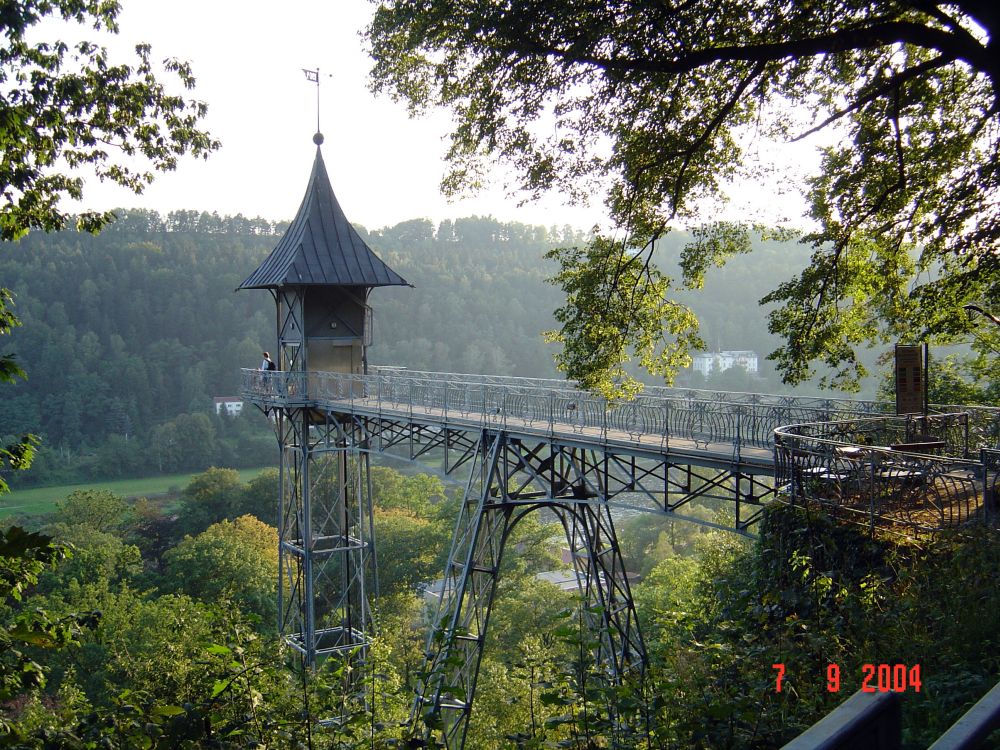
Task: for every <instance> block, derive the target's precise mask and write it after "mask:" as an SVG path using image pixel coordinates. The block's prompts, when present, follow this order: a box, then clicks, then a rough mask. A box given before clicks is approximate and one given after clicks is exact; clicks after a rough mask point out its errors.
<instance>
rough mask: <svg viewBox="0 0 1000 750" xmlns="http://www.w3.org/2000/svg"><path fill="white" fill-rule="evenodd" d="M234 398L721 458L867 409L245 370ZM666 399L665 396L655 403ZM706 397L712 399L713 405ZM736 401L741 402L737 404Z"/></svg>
mask: <svg viewBox="0 0 1000 750" xmlns="http://www.w3.org/2000/svg"><path fill="white" fill-rule="evenodd" d="M242 387H243V393H244V395H245V396H246V397H247V398H250V399H251V400H257V401H260V402H266V403H271V404H272V405H280V404H282V403H306V402H310V403H315V404H324V403H325V404H329V405H331V406H332V405H338V404H344V403H345V402H346V403H350V404H353V405H355V406H360V405H362V404H363V405H364V406H365V408H369V409H375V410H377V411H379V412H385V411H393V412H396V413H400V412H402V413H404V414H407V415H410V416H420V417H424V418H428V419H430V418H432V417H433V419H434V420H443V421H447V420H452V421H454V420H456V419H458V420H462V421H463V422H465V423H474V424H479V425H484V426H486V425H488V426H494V427H501V428H504V429H509V428H512V427H517V428H526V429H530V430H533V431H543V432H545V433H546V434H555V433H556V432H559V433H562V434H565V433H570V434H580V435H587V436H588V438H590V439H595V438H596V439H599V440H602V441H608V440H626V441H634V442H637V443H642V444H647V445H648V444H649V443H656V444H658V445H661V446H664V447H665V446H666V445H668V444H669V443H670V442H671V441H673V442H674V445H675V446H677V444H678V441H687V442H688V443H689V446H688V447H693V448H694V449H699V450H705V451H708V450H711V451H713V452H716V453H718V452H720V451H728V452H729V453H731V454H732V455H733V456H734V457H736V458H739V457H740V456H741V452H742V451H743V450H744V449H746V448H756V449H765V450H769V449H771V448H772V447H773V446H774V430H775V428H776V427H779V426H781V425H787V424H793V423H804V422H813V421H817V420H835V419H837V418H842V417H845V416H856V415H858V414H859V413H860V414H867V413H869V412H868V409H870V408H871V406H870V403H868V402H859V405H858V406H857V410H854V403H853V402H849V401H837V400H820V399H814V400H801V399H793V398H787V399H786V398H784V397H780V398H779V397H764V396H761V397H760V398H759V399H758V401H757V402H752V401H749V400H747V401H739V402H733V401H726V400H723V399H720V398H716V397H713V398H696V397H695V396H701V395H704V394H706V393H712V392H703V391H680V390H673V389H653V390H651V392H644V393H643V394H641V395H640V396H638V397H636V398H635V399H633V400H629V401H621V402H608V401H607V400H605V399H604V398H602V397H600V396H596V395H594V394H592V393H589V392H586V391H582V390H580V389H578V388H575V387H573V385H572V384H571V383H569V382H567V381H557V380H541V379H531V378H504V377H492V376H473V375H461V374H449V373H421V372H413V371H407V370H402V371H400V370H389V371H377V372H375V373H372V374H368V375H350V374H342V373H328V372H308V373H302V372H281V371H274V372H266V371H259V370H245V371H244V372H243V384H242ZM666 393H670V394H671V395H663V394H666ZM714 395H715V394H713V396H714ZM744 395H745V394H744Z"/></svg>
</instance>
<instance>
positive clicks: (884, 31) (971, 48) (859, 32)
mask: <svg viewBox="0 0 1000 750" xmlns="http://www.w3.org/2000/svg"><path fill="white" fill-rule="evenodd" d="M889 44H912V45H915V46H917V47H923V48H926V49H935V50H938V51H940V52H943V53H946V54H950V55H953V56H954V57H955V58H956V59H961V60H964V61H965V62H967V63H968V64H969V65H970V66H972V67H973V68H975V69H976V70H979V71H982V72H984V73H986V74H988V75H990V77H991V78H992V71H993V69H994V68H996V63H995V62H994V61H993V60H992V56H991V55H990V54H989V52H988V51H987V50H986V48H985V47H983V46H982V45H981V44H979V43H978V42H977V41H976V40H975V39H974V38H973V37H971V36H969V35H962V36H959V35H957V34H954V33H951V32H948V31H944V30H943V29H935V28H932V27H930V26H925V25H923V24H920V23H916V22H913V21H887V22H884V23H878V24H874V25H872V26H869V27H867V28H850V29H841V30H838V31H834V32H832V33H829V34H821V35H819V36H814V37H809V38H806V39H790V40H788V41H782V42H772V43H766V44H749V45H741V46H731V47H711V48H707V49H702V50H697V51H695V52H691V53H690V54H687V55H681V56H679V57H674V58H671V59H664V60H658V59H655V58H651V59H635V58H633V59H625V58H618V57H614V58H608V57H596V56H592V55H576V54H574V53H572V52H571V51H568V50H564V49H560V48H558V47H552V46H547V45H542V44H521V45H517V44H515V45H512V47H511V49H510V52H511V53H514V54H518V55H551V56H553V57H556V58H558V59H560V60H562V61H563V62H565V63H578V64H583V65H593V66H595V67H598V68H601V69H603V70H608V71H619V72H624V73H666V74H680V73H690V72H691V71H693V70H696V69H698V68H700V67H703V66H705V65H710V64H712V63H717V62H740V61H742V62H762V63H766V62H775V61H778V60H783V59H785V58H789V57H813V56H816V55H823V54H835V53H838V52H847V51H849V50H863V49H873V48H876V47H883V46H886V45H889Z"/></svg>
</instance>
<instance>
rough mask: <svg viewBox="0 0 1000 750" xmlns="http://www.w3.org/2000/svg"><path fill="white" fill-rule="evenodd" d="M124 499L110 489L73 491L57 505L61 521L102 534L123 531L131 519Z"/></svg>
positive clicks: (57, 512)
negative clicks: (86, 527) (87, 527)
mask: <svg viewBox="0 0 1000 750" xmlns="http://www.w3.org/2000/svg"><path fill="white" fill-rule="evenodd" d="M130 515H131V508H130V507H129V505H128V503H127V502H125V498H124V497H122V496H121V495H116V494H115V493H114V492H112V491H111V490H74V491H73V492H71V493H70V494H69V495H67V497H66V499H65V500H63V501H62V502H61V503H57V504H56V516H57V517H58V519H59V521H58V522H59V523H61V524H65V525H67V526H73V525H83V526H89V527H91V528H92V529H94V531H99V532H102V533H114V532H120V531H121V530H122V529H123V528H124V527H125V526H126V525H127V524H128V522H129V521H130V520H131V519H130Z"/></svg>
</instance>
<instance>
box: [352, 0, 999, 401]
mask: <svg viewBox="0 0 1000 750" xmlns="http://www.w3.org/2000/svg"><path fill="white" fill-rule="evenodd" d="M998 32H1000V12H998V10H997V8H996V5H995V3H991V2H988V0H957V1H956V2H951V3H942V2H934V1H933V0H932V1H931V2H923V0H879V1H878V2H871V3H857V2H851V1H850V0H829V2H824V3H791V4H788V3H772V4H760V3H755V2H750V1H749V0H722V1H721V2H719V1H717V0H693V2H686V3H676V4H675V3H618V2H610V0H605V1H604V2H590V1H589V0H588V1H586V2H585V1H584V0H571V1H569V2H562V3H555V2H544V3H537V2H526V1H525V0H515V1H514V2H499V0H494V1H493V2H479V3H473V4H469V3H461V2H458V1H457V0H420V1H419V2H409V1H408V0H390V1H388V2H384V3H383V4H382V5H381V6H380V7H379V9H378V10H377V11H376V14H375V16H374V19H373V22H372V25H371V27H370V29H369V32H368V33H369V39H370V42H371V45H372V53H373V56H374V59H375V66H374V69H373V72H372V76H373V85H374V87H375V88H376V89H379V90H386V91H389V92H390V93H392V94H393V95H394V96H396V97H397V98H400V99H403V100H405V101H406V102H408V103H409V104H410V106H411V107H412V109H413V110H414V111H420V110H422V109H424V108H426V107H429V106H432V105H441V106H444V107H448V108H450V109H451V110H452V111H453V112H454V115H455V122H456V124H455V127H454V130H453V132H452V134H451V146H450V150H449V152H448V158H449V161H450V164H451V168H450V170H449V172H448V174H447V175H446V176H445V178H444V180H443V183H442V184H443V189H444V190H445V192H449V193H453V192H455V191H458V190H462V189H466V188H470V187H471V188H475V187H476V186H478V185H479V184H480V183H481V182H482V181H483V179H484V178H485V176H486V175H487V174H489V173H490V172H491V171H492V168H493V164H494V162H495V161H496V160H497V159H498V158H500V159H504V160H506V161H508V162H509V163H511V164H513V166H514V167H515V169H516V174H517V175H518V186H519V187H520V188H522V189H523V190H525V191H527V192H528V193H529V194H532V195H538V194H540V193H542V192H543V191H547V190H550V189H553V188H557V189H560V190H562V191H563V192H564V193H566V194H567V195H568V196H570V197H571V198H573V199H577V200H579V199H585V198H586V197H587V196H588V195H589V194H590V193H591V192H593V191H594V190H595V189H596V188H599V187H600V188H603V189H604V190H605V197H606V202H607V205H608V207H609V210H610V213H611V216H612V217H613V220H614V221H615V222H616V224H617V225H618V229H617V231H616V232H615V234H614V235H613V236H611V237H608V236H605V237H602V236H598V237H597V238H596V239H595V240H594V242H593V244H592V246H591V248H592V249H591V251H588V253H587V254H586V255H582V254H580V253H571V254H569V255H567V256H565V257H564V258H562V259H561V260H563V261H564V265H563V273H562V274H561V275H560V276H557V277H556V279H557V281H558V282H559V283H561V284H563V286H564V288H566V290H567V292H569V293H570V297H569V299H568V300H567V304H566V305H565V306H564V307H563V308H562V309H561V310H560V311H559V313H558V317H559V319H560V322H561V323H562V324H563V325H562V328H561V329H560V330H559V331H558V332H557V333H556V335H555V338H557V339H558V340H560V341H562V343H563V345H564V350H563V355H562V358H561V360H560V362H559V363H560V365H561V366H562V367H563V369H564V370H565V371H566V372H567V374H568V375H569V376H571V377H574V378H577V379H579V380H581V381H582V382H584V383H587V384H588V385H594V384H597V385H601V384H603V385H604V386H605V387H606V388H611V387H612V386H615V385H619V384H621V383H628V380H629V379H628V376H627V375H626V373H625V371H624V369H623V367H622V366H621V361H622V359H623V357H624V356H625V355H626V354H627V353H628V352H629V350H630V349H632V348H638V349H640V356H641V355H642V351H641V350H643V349H644V348H645V347H646V343H645V342H647V341H648V340H649V339H651V338H652V339H655V340H665V341H666V350H665V351H666V352H667V353H668V354H669V353H671V352H673V354H672V356H671V357H668V358H667V359H666V360H664V359H663V357H656V356H654V358H653V364H654V366H655V367H658V369H659V371H660V372H661V374H663V375H665V376H666V377H667V378H668V379H669V377H670V374H671V372H672V370H673V368H674V367H675V366H676V364H677V363H678V362H680V361H682V356H683V351H684V350H685V349H686V348H687V347H689V346H692V345H694V344H695V343H696V332H697V328H696V322H694V321H693V320H692V319H681V320H678V317H677V315H678V310H677V309H676V308H675V307H673V306H670V305H662V303H661V299H662V298H661V295H660V294H659V292H660V291H666V290H667V289H668V288H669V284H668V283H667V282H665V281H664V279H663V278H662V277H661V276H659V275H657V273H656V271H655V270H654V267H653V264H652V261H651V256H652V252H653V246H654V243H655V241H656V240H657V239H658V238H660V237H662V236H663V235H664V234H665V233H666V232H667V231H668V230H669V228H670V227H671V226H673V225H676V224H678V223H687V224H689V225H691V226H693V227H696V228H697V229H696V231H695V234H694V236H693V240H692V241H691V242H690V243H689V244H688V245H687V246H686V247H685V248H684V250H683V252H682V256H681V266H682V278H683V282H684V284H685V285H687V286H689V287H693V288H698V287H700V285H701V283H702V280H703V278H704V275H705V273H706V271H707V269H708V268H709V267H711V266H712V265H718V264H722V263H724V262H725V260H726V259H727V258H729V257H731V256H732V255H733V254H735V253H739V252H746V251H747V250H748V249H749V235H750V230H751V229H753V227H752V226H751V225H750V224H749V223H748V222H746V223H739V224H732V223H725V222H717V221H712V220H710V217H711V216H712V212H713V211H714V209H715V207H716V206H717V205H718V203H719V201H720V199H722V198H723V196H724V187H725V184H726V183H727V181H730V180H733V179H736V178H753V177H754V176H755V170H757V169H759V168H760V165H759V164H755V163H753V162H752V161H748V159H747V149H746V147H745V143H746V142H747V140H748V139H749V138H751V137H753V136H756V135H763V136H766V137H770V138H775V139H778V140H786V141H787V140H796V139H802V138H806V137H808V136H811V135H813V134H815V133H817V132H819V131H826V132H827V133H828V134H829V137H830V138H831V139H832V140H833V141H834V143H833V145H829V146H826V147H824V148H823V149H822V164H821V166H820V168H819V171H818V173H817V174H815V175H814V176H813V177H812V178H811V179H809V180H808V182H807V184H806V185H805V189H806V192H807V198H808V201H809V206H810V209H809V213H810V216H811V218H812V219H813V220H814V221H815V223H816V226H817V228H816V230H815V231H812V232H810V233H809V234H807V235H805V237H804V238H803V239H804V241H805V242H808V243H810V244H811V245H812V248H813V255H812V261H811V264H810V265H809V266H808V267H807V268H806V269H805V270H804V271H803V272H802V273H801V274H800V275H799V276H798V277H796V278H794V279H791V280H789V281H786V282H784V283H782V284H780V285H779V286H778V287H777V288H776V289H775V290H774V291H773V292H772V293H771V294H769V295H768V296H767V297H765V298H764V301H767V302H775V303H778V304H779V307H778V308H777V309H775V310H774V312H773V313H772V314H771V317H770V324H769V325H770V328H771V330H772V331H773V332H776V333H778V334H780V335H781V336H782V337H783V338H784V344H783V345H782V346H781V347H779V348H778V349H777V350H776V351H775V352H774V353H772V355H771V358H773V359H774V360H775V361H776V364H777V367H778V369H779V371H780V372H781V374H782V377H783V378H784V379H785V380H786V381H790V382H798V381H801V380H802V379H804V378H806V377H808V376H809V375H810V374H811V371H812V369H811V364H812V363H813V362H815V361H819V362H821V363H823V364H825V365H827V366H829V367H831V368H833V369H832V373H833V374H832V377H831V378H830V381H831V382H836V383H840V384H844V385H851V384H855V383H856V382H857V380H858V378H859V377H860V376H861V375H863V374H864V368H863V366H862V364H861V363H860V361H859V360H858V358H857V356H856V353H855V350H854V345H857V344H876V343H881V342H884V341H887V340H889V339H890V337H893V336H898V337H903V336H906V337H910V338H916V339H925V340H926V339H933V338H935V337H937V338H945V337H955V336H960V335H967V334H968V332H969V331H970V330H971V327H972V323H971V322H970V321H969V320H968V319H967V318H966V316H964V315H961V314H956V313H957V311H958V309H959V308H960V307H961V306H962V304H964V303H969V302H975V301H977V300H980V301H982V300H995V299H998V298H1000V252H998V248H997V241H998V235H1000V207H998V203H997V201H996V196H997V194H998V192H1000V153H998V149H1000V135H998V133H1000V128H998V125H1000V63H998V60H1000V54H997V52H998V50H997V46H998V42H997V35H998ZM594 250H596V252H595V251H594ZM580 274H584V275H587V274H589V275H591V276H593V277H595V279H600V280H602V282H601V283H602V287H601V289H600V293H599V294H593V295H587V296H573V291H574V289H573V287H572V286H566V283H565V282H566V281H567V280H568V281H570V282H571V283H572V282H573V281H574V280H575V278H576V277H577V276H578V275H580ZM594 283H596V281H595V282H594ZM623 318H625V319H630V320H631V321H632V322H631V323H630V324H629V326H627V327H625V329H624V330H623V331H622V332H621V333H619V334H617V335H613V336H602V335H599V332H600V331H601V330H602V328H607V327H608V326H615V325H619V327H620V324H619V321H620V320H622V319H623ZM671 337H672V338H671ZM671 347H676V349H675V350H674V349H671ZM671 360H672V361H671ZM660 365H663V366H662V367H660Z"/></svg>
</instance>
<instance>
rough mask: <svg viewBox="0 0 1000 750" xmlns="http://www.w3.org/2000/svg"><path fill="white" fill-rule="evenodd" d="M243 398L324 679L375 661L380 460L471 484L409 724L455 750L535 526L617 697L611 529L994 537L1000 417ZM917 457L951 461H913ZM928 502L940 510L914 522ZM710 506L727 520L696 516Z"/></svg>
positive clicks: (361, 378)
mask: <svg viewBox="0 0 1000 750" xmlns="http://www.w3.org/2000/svg"><path fill="white" fill-rule="evenodd" d="M241 391H242V396H243V398H244V399H245V400H248V401H250V402H251V403H254V404H255V405H257V406H258V407H260V408H261V409H262V410H264V411H265V413H266V414H268V415H269V416H270V417H271V418H272V420H273V423H274V427H275V431H276V434H277V436H278V441H279V444H280V445H281V446H282V455H281V461H280V481H281V498H280V508H279V511H280V512H279V539H280V548H279V573H280V576H279V581H280V582H279V587H280V588H279V610H280V611H279V627H280V632H281V633H282V635H283V637H284V638H285V640H286V642H287V643H289V645H290V646H292V647H293V648H295V649H297V650H298V651H299V652H300V653H301V654H302V656H303V659H304V661H305V662H306V663H307V664H309V665H315V664H316V663H317V661H318V660H319V659H321V658H322V657H323V656H325V655H328V654H331V653H338V652H339V653H352V654H357V653H360V654H361V658H363V656H364V652H365V649H366V648H367V644H368V638H369V629H370V612H369V604H368V600H369V598H370V597H371V596H372V595H374V594H376V593H377V584H376V581H377V575H376V571H375V566H376V556H375V554H374V549H375V539H374V531H373V522H372V498H371V481H370V477H369V470H368V466H369V457H370V455H371V454H373V453H375V454H380V453H384V454H392V455H396V456H402V457H405V458H408V459H411V460H415V461H426V462H430V461H431V460H432V458H433V460H434V461H439V462H440V466H441V469H442V470H443V471H444V472H446V473H448V474H452V475H461V476H463V477H466V489H465V494H464V499H463V502H462V504H461V508H460V511H459V514H458V518H457V520H456V525H455V531H454V536H453V539H452V545H451V551H450V554H449V557H448V562H447V567H446V570H445V571H444V584H443V589H442V596H441V600H440V605H439V609H438V613H437V617H436V621H435V625H434V628H433V630H432V632H431V634H430V636H429V638H428V654H429V656H428V662H427V664H426V668H425V670H424V673H425V674H426V677H425V678H424V679H423V681H422V682H421V684H420V685H419V686H418V691H417V693H418V694H417V696H416V698H415V702H414V712H413V720H414V726H417V725H418V724H419V725H420V726H425V727H429V726H438V727H440V729H438V730H436V731H437V732H439V733H440V737H439V740H440V741H442V742H443V743H444V745H445V746H446V747H448V748H461V747H462V746H463V744H464V740H465V733H466V729H467V726H468V720H469V715H470V711H471V707H472V699H473V696H474V695H475V687H476V679H477V675H478V669H479V663H480V659H481V656H482V652H483V647H484V643H485V638H486V634H487V630H488V624H489V617H490V610H491V607H492V603H493V597H494V594H495V591H496V585H497V580H498V574H499V570H500V564H501V561H502V558H503V554H504V550H505V545H506V543H507V541H508V539H509V537H510V533H511V531H512V529H513V528H514V527H515V526H516V524H517V523H518V522H519V521H520V520H521V519H522V518H524V517H525V516H526V515H527V514H528V513H531V512H533V511H536V510H542V509H544V510H546V511H548V512H549V513H551V514H552V515H553V516H554V517H555V518H556V519H557V520H558V521H559V523H560V524H561V525H562V527H563V529H564V531H565V534H566V540H567V543H568V546H569V549H570V551H571V555H572V560H573V565H574V568H575V570H576V573H577V580H578V581H579V584H580V593H581V595H582V599H583V601H582V607H583V612H584V613H585V615H586V617H587V618H589V621H588V623H587V624H588V626H589V628H590V629H591V633H592V636H593V642H594V643H596V644H597V646H596V649H595V653H594V655H593V656H594V659H595V660H596V664H597V666H598V668H599V669H600V670H601V671H602V672H603V673H604V674H607V675H608V679H610V680H620V679H622V678H623V677H624V676H625V675H626V674H628V673H629V672H630V671H635V670H641V669H642V668H643V666H644V664H645V660H646V652H645V647H644V645H643V641H642V635H641V633H640V632H639V629H638V626H637V621H636V614H635V608H634V605H633V603H632V595H631V591H630V589H629V584H628V580H627V577H626V575H625V570H624V566H623V562H622V555H621V551H620V549H619V546H618V539H617V536H616V532H615V524H614V520H613V517H612V511H613V510H615V509H628V510H641V511H651V512H657V513H661V514H666V515H668V516H670V517H673V518H677V519H683V520H691V521H695V522H697V523H703V524H707V525H710V526H715V527H717V528H725V529H729V530H731V531H734V532H736V533H739V534H744V535H752V534H753V525H754V523H755V522H756V521H757V520H758V519H759V518H760V516H761V514H762V512H763V507H764V505H765V504H766V503H768V502H769V501H771V500H773V499H775V498H776V497H781V498H782V499H784V500H785V501H791V502H795V503H803V504H808V503H813V502H816V503H821V504H823V505H824V507H827V508H829V509H831V510H833V511H835V512H841V511H842V512H844V513H846V514H847V515H848V516H849V517H860V518H863V519H864V520H866V522H868V523H871V524H872V525H873V526H874V525H875V524H876V523H882V522H898V523H903V524H906V525H908V526H909V527H911V528H929V527H930V528H939V527H940V526H942V525H948V524H955V523H964V522H967V521H968V520H970V519H972V518H976V517H983V516H984V515H985V513H986V512H987V509H988V507H989V505H990V499H991V497H992V493H993V490H994V488H995V486H996V477H997V470H998V469H1000V452H996V451H993V452H991V451H990V450H989V449H983V450H981V448H982V447H983V446H984V445H991V446H993V447H996V445H997V443H996V440H997V435H998V434H1000V432H998V430H1000V411H998V410H989V409H978V410H972V411H969V410H968V409H964V410H962V412H961V413H954V412H957V411H958V409H948V408H946V407H942V408H939V409H938V411H941V412H946V413H945V414H942V415H941V416H935V417H914V418H902V417H900V418H897V417H891V416H890V415H888V414H887V413H886V412H887V411H888V410H889V408H890V407H889V406H888V405H886V404H880V403H876V402H867V401H850V400H841V399H816V398H795V397H784V396H768V395H761V394H737V393H724V392H713V391H697V390H681V389H671V388H656V387H649V388H647V389H646V390H645V391H644V392H643V394H642V395H641V396H640V397H638V398H636V399H635V400H632V401H627V402H622V403H616V404H609V403H608V402H607V401H605V400H604V399H603V398H600V397H597V396H594V395H593V394H590V393H587V392H584V391H581V390H579V389H577V388H575V387H574V386H573V384H572V383H568V382H566V381H560V380H539V379H529V378H514V377H492V376H476V375H457V374H450V373H430V372H415V371H409V370H401V369H395V368H384V369H381V370H379V371H377V372H375V373H373V374H369V375H347V374H339V373H323V372H301V371H298V372H262V371H257V370H244V371H243V374H242V387H241ZM949 412H951V413H949ZM932 433H933V434H932ZM930 437H933V440H931V439H929V438H930ZM991 441H992V442H991ZM893 445H895V448H893V447H892V446H893ZM921 446H922V448H923V449H932V450H934V451H935V452H937V453H940V454H944V455H945V456H948V458H944V457H942V456H931V455H920V454H919V453H914V452H912V451H914V450H921V449H922V448H921ZM991 462H992V463H991ZM920 488H923V490H924V491H923V492H921V491H920ZM928 488H933V491H929V490H928ZM927 497H929V498H930V499H929V500H926V498H927ZM873 498H877V502H876V499H873ZM917 498H925V500H923V501H922V502H923V504H924V505H926V506H928V508H930V510H929V511H928V508H922V511H921V512H920V513H917V512H915V511H914V510H913V508H914V507H915V506H916V505H919V504H920V503H918V502H917ZM698 499H714V500H717V501H723V502H724V503H726V504H727V505H726V507H727V508H728V509H729V512H728V513H726V514H724V519H722V520H720V519H716V520H715V521H711V522H706V521H704V520H703V519H699V518H696V517H692V516H689V515H688V514H686V513H685V506H687V505H689V504H690V503H691V502H692V501H694V500H698ZM900 508H903V509H906V512H905V513H904V514H903V515H901V516H900V515H899V514H898V513H897V511H898V510H899V509H900ZM421 720H422V723H421ZM424 731H425V732H430V730H429V729H426V730H424Z"/></svg>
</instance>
